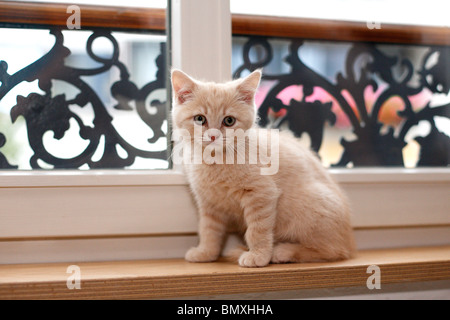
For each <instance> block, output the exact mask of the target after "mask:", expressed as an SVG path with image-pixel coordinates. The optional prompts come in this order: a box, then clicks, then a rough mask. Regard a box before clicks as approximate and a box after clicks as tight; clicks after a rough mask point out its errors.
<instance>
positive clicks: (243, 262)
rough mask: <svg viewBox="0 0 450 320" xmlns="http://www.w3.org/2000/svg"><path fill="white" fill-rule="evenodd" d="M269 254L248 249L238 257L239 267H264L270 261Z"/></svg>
mask: <svg viewBox="0 0 450 320" xmlns="http://www.w3.org/2000/svg"><path fill="white" fill-rule="evenodd" d="M270 258H271V255H270V254H264V253H260V252H253V251H248V252H244V253H243V254H241V256H240V257H239V265H240V266H241V267H250V268H254V267H265V266H267V265H268V264H269V262H270Z"/></svg>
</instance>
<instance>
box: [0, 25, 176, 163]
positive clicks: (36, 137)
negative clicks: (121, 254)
mask: <svg viewBox="0 0 450 320" xmlns="http://www.w3.org/2000/svg"><path fill="white" fill-rule="evenodd" d="M50 33H51V34H52V35H53V36H54V38H55V43H54V45H53V47H52V48H51V49H50V50H49V51H48V53H46V54H45V55H44V56H42V57H41V58H40V59H38V60H36V61H35V62H33V63H31V64H30V65H28V66H26V67H25V68H23V69H21V70H19V71H18V72H16V73H14V74H9V73H8V63H7V62H6V61H0V83H1V86H0V101H1V99H3V98H4V97H5V95H6V94H8V93H9V92H10V91H11V90H12V89H13V88H15V87H16V86H17V85H18V84H20V83H22V82H24V81H27V82H32V81H35V80H37V81H38V86H39V88H40V89H41V90H42V91H43V92H44V93H43V94H42V93H35V92H31V93H29V94H28V95H27V96H26V97H24V96H22V95H18V96H17V103H16V105H14V106H12V107H11V111H10V116H11V121H12V122H13V123H14V122H16V121H17V119H18V118H19V117H23V118H24V119H25V122H26V128H27V134H28V141H29V145H30V147H31V149H32V151H33V155H32V156H31V158H30V160H29V162H30V165H31V168H33V169H41V168H42V166H41V165H40V163H41V162H44V163H46V164H48V165H51V166H52V167H54V168H72V169H76V168H80V167H81V166H83V165H84V166H86V165H87V166H88V167H89V168H91V169H92V168H125V167H128V166H130V165H132V164H133V163H134V162H135V160H136V158H137V157H142V158H148V159H161V160H167V158H168V157H167V149H165V150H161V151H148V150H142V149H139V148H136V147H135V146H133V144H132V143H131V142H129V141H126V140H125V139H124V138H123V137H122V136H121V135H120V134H119V132H118V130H117V129H116V128H115V126H114V125H113V117H112V116H111V114H110V112H109V111H108V108H107V107H106V106H105V104H104V102H103V101H102V100H101V98H100V97H99V95H98V93H97V92H96V91H95V88H92V87H91V86H90V85H89V84H88V82H87V81H86V78H87V77H92V76H95V75H99V74H102V73H104V72H107V71H109V70H111V69H112V68H117V69H118V70H119V73H120V75H119V77H120V79H119V80H118V81H116V82H115V83H113V84H112V86H111V88H110V93H111V96H112V97H113V99H114V100H115V101H116V102H117V103H116V104H115V106H114V108H115V109H117V110H123V111H129V112H136V113H137V114H138V116H139V118H140V119H141V120H142V121H143V122H144V123H145V124H146V125H147V126H148V127H150V129H151V130H152V131H153V136H149V137H148V142H149V145H150V144H152V143H155V142H156V141H157V140H158V139H160V138H165V137H166V135H165V133H164V132H163V129H162V128H163V122H164V121H165V120H166V101H160V100H157V99H149V97H150V96H151V94H152V93H153V92H154V91H155V90H160V89H165V77H166V63H165V43H161V44H160V54H159V56H158V57H157V58H156V60H155V63H156V66H157V73H156V80H154V81H152V82H150V83H147V84H145V85H144V86H143V87H142V88H138V87H137V85H136V84H135V83H133V82H132V81H131V80H130V74H129V72H128V70H127V67H126V66H125V64H123V63H122V62H121V61H120V60H119V50H120V48H119V44H118V42H117V41H116V39H115V38H114V36H113V35H112V33H111V32H110V31H105V30H93V32H92V34H91V35H90V36H89V38H88V41H87V43H86V52H87V55H88V56H89V57H90V58H91V59H92V60H93V61H95V62H96V63H97V64H98V65H99V66H98V67H95V68H91V69H82V68H75V67H71V66H68V65H67V64H66V63H65V59H66V58H67V57H69V56H70V54H71V52H70V50H69V49H68V48H67V47H66V46H65V45H64V36H63V33H62V31H61V30H60V29H51V30H50ZM99 38H103V40H107V41H108V42H109V43H110V44H111V45H112V53H111V55H110V56H109V57H107V58H105V57H103V56H100V55H98V54H97V53H96V52H95V50H94V47H93V43H94V41H95V40H96V39H99ZM0 58H1V57H0ZM54 80H59V81H63V82H65V83H67V84H69V85H70V86H73V87H74V88H76V89H77V90H78V91H79V93H78V94H77V95H76V96H75V98H73V99H68V98H67V97H66V95H65V94H59V95H52V85H53V84H52V81H54ZM132 102H133V103H132ZM71 105H75V106H78V107H80V108H86V106H87V105H90V106H91V107H92V110H93V113H94V119H93V121H92V124H93V126H92V125H87V124H85V123H84V122H83V120H82V119H81V117H80V116H79V115H77V114H76V113H75V112H73V111H71V109H70V108H69V106H71ZM150 109H151V110H152V112H150V111H149V110H150ZM73 120H75V122H76V123H77V125H78V126H79V137H80V138H81V139H84V140H86V141H87V142H88V143H87V144H86V147H85V148H84V150H82V151H81V152H80V153H79V154H78V155H76V156H73V157H71V158H61V157H58V156H55V155H54V154H52V153H51V152H50V151H48V149H47V148H46V146H45V144H44V134H45V133H47V132H48V131H52V132H53V137H54V139H57V140H60V139H62V138H63V137H64V135H65V133H66V132H67V130H68V129H69V127H70V124H69V122H70V121H73ZM0 131H1V128H0ZM102 137H103V139H104V150H103V152H102V154H101V156H100V157H99V159H98V160H93V155H94V153H96V152H98V148H100V141H101V138H102ZM6 143H7V141H6V138H5V135H4V134H2V133H1V132H0V148H1V147H2V146H3V145H5V144H6ZM120 148H121V149H122V153H121V154H120V155H119V152H118V149H120ZM123 150H124V151H125V153H126V155H125V156H124V153H123ZM0 168H2V169H14V168H17V166H15V165H11V164H10V163H9V162H8V160H7V159H6V157H5V155H4V154H2V153H0Z"/></svg>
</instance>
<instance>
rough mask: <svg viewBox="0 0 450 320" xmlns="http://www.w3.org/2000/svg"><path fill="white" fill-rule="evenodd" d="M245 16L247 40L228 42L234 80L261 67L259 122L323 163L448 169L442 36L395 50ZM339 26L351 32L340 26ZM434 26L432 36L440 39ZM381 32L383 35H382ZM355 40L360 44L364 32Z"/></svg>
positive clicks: (447, 84)
mask: <svg viewBox="0 0 450 320" xmlns="http://www.w3.org/2000/svg"><path fill="white" fill-rule="evenodd" d="M362 2H365V1H362ZM232 3H233V2H232ZM272 4H273V2H272ZM277 6H278V5H277ZM236 7H237V4H236ZM262 7H264V2H261V6H259V7H258V10H262ZM273 8H274V6H273ZM291 9H292V8H291ZM258 10H255V12H258V13H259V12H260V11H258ZM273 12H277V11H276V9H275V8H274V11H273ZM247 13H248V12H247ZM240 19H243V18H242V17H240ZM246 19H248V20H249V21H247V22H248V23H242V24H241V25H246V27H247V28H248V29H247V32H248V34H247V35H246V34H245V31H244V30H243V29H242V28H240V29H239V34H235V35H234V36H233V55H232V58H233V63H232V68H233V77H235V78H237V77H241V76H245V75H247V74H248V73H249V72H250V71H253V70H255V69H257V68H263V79H262V82H261V86H260V88H259V91H258V93H257V96H256V104H257V107H258V116H259V119H260V125H262V126H268V127H272V128H280V129H287V130H291V131H292V132H293V133H294V134H295V135H296V136H297V137H299V138H300V140H301V141H302V143H304V144H305V145H306V146H309V147H311V148H312V149H313V150H315V151H316V152H317V153H318V155H319V157H320V158H321V160H322V163H323V164H324V165H325V166H327V167H331V166H337V167H359V166H399V167H407V168H413V167H418V166H448V165H449V164H450V47H449V44H448V38H447V40H445V39H444V40H443V43H444V44H443V45H441V44H429V45H428V44H424V43H422V40H424V38H423V36H422V38H421V36H414V37H412V39H413V40H414V39H418V40H417V41H416V42H414V41H409V40H408V42H407V43H406V42H405V43H401V44H400V43H396V42H395V41H391V39H389V40H390V41H388V42H376V41H363V40H359V39H355V41H352V40H351V39H350V40H349V36H348V34H347V35H346V38H345V41H344V40H343V39H344V38H342V35H341V34H339V33H334V38H332V37H329V36H328V35H327V32H326V30H325V31H322V33H321V34H319V33H318V31H317V30H319V29H320V27H321V25H323V23H324V22H321V20H314V21H316V22H312V20H308V21H307V23H305V24H303V25H302V24H301V23H298V24H297V22H298V21H300V22H301V21H302V19H301V18H290V19H288V20H285V21H284V23H285V25H283V27H284V26H288V23H291V22H292V23H293V25H294V26H296V25H299V28H302V26H303V27H304V28H306V27H308V28H310V29H311V30H312V31H308V32H309V34H308V37H307V38H303V37H302V36H295V35H294V34H295V33H296V30H295V27H292V25H289V26H288V27H289V33H283V32H285V30H284V29H283V27H280V26H279V25H276V24H277V23H280V21H282V20H280V19H279V18H278V19H271V17H268V16H265V17H263V16H260V17H257V19H258V20H257V23H254V24H252V22H251V21H250V20H251V19H252V17H246ZM255 21H256V20H255ZM286 21H288V22H286ZM264 23H267V28H265V29H264ZM252 25H253V26H256V27H255V29H252ZM348 25H350V27H353V26H355V25H354V24H353V25H351V24H349V23H347V24H344V27H342V26H340V28H341V30H344V29H345V28H346V26H348ZM382 29H383V25H382ZM235 30H238V28H236V29H235ZM354 30H356V28H354V29H353V31H354ZM398 30H400V31H401V32H403V33H405V34H406V33H408V32H416V31H408V30H407V29H403V30H401V29H398ZM405 30H406V31H405ZM435 30H437V29H432V30H431V31H430V29H428V32H429V34H432V33H433V32H435ZM443 30H444V31H441V30H438V31H437V32H436V33H438V34H439V33H440V32H447V33H448V29H443ZM300 31H301V30H300ZM344 31H345V30H344ZM419 31H420V30H419ZM370 32H371V30H370V29H369V28H367V29H366V34H368V33H370ZM373 32H375V31H373ZM383 32H384V36H385V37H386V39H388V37H389V31H388V29H387V28H386V29H385V30H384V31H383ZM298 33H299V34H301V33H302V32H298ZM314 33H316V34H317V35H318V36H317V39H314V37H312V36H311V35H312V34H314ZM349 34H350V35H352V33H349ZM354 34H355V35H358V36H359V37H360V38H363V36H361V34H364V30H363V31H361V29H358V32H355V33H354ZM444 34H445V33H444ZM269 35H270V36H269ZM419 35H420V34H419ZM369 36H370V35H369ZM350 38H351V36H350ZM330 39H332V40H330ZM334 39H335V40H334ZM399 39H400V40H401V38H400V37H399ZM436 42H439V41H436Z"/></svg>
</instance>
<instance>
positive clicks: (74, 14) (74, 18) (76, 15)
mask: <svg viewBox="0 0 450 320" xmlns="http://www.w3.org/2000/svg"><path fill="white" fill-rule="evenodd" d="M66 13H70V16H69V17H68V18H67V20H66V26H67V29H69V30H73V29H77V30H80V29H81V9H80V7H79V6H77V5H71V6H68V7H67V10H66Z"/></svg>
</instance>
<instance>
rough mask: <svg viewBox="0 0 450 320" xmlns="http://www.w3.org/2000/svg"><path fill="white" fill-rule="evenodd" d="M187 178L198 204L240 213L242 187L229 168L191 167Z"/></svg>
mask: <svg viewBox="0 0 450 320" xmlns="http://www.w3.org/2000/svg"><path fill="white" fill-rule="evenodd" d="M226 169H229V170H226ZM187 177H188V180H189V183H190V186H191V188H192V190H193V192H194V194H195V196H196V197H197V199H198V200H199V201H200V202H202V203H208V204H210V205H214V206H215V207H218V208H219V207H220V208H221V209H222V210H224V211H233V212H236V211H240V208H241V205H240V202H241V201H240V200H241V199H240V198H241V196H242V191H241V190H243V187H242V186H241V184H240V183H239V181H238V179H237V177H236V175H235V173H234V172H233V170H232V169H231V168H223V167H222V168H217V167H214V166H192V167H190V168H188V169H187Z"/></svg>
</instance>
